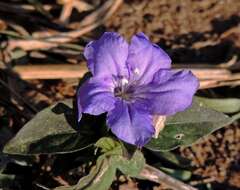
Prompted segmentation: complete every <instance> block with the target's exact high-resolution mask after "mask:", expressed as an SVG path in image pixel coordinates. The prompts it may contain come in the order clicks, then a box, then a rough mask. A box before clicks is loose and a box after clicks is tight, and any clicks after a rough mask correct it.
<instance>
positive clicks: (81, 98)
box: [77, 77, 116, 115]
mask: <svg viewBox="0 0 240 190" xmlns="http://www.w3.org/2000/svg"><path fill="white" fill-rule="evenodd" d="M112 89H113V84H112V83H111V79H109V78H101V79H99V78H97V79H96V78H94V77H93V78H91V79H90V80H88V81H86V82H85V83H84V84H83V85H82V86H81V87H80V88H79V90H78V95H77V98H78V99H77V101H78V110H79V111H80V110H81V111H82V112H83V113H88V114H92V115H100V114H102V113H104V112H107V111H110V110H112V109H113V108H114V104H115V101H116V100H115V97H114V94H113V90H112Z"/></svg>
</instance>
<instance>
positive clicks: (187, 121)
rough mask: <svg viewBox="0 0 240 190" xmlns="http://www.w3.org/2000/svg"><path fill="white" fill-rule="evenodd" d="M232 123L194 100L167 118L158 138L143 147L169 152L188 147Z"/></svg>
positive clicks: (229, 119)
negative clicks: (188, 105)
mask: <svg viewBox="0 0 240 190" xmlns="http://www.w3.org/2000/svg"><path fill="white" fill-rule="evenodd" d="M234 119H236V117H235V118H234ZM232 122H233V119H232V118H230V117H228V116H227V115H225V114H223V113H220V112H217V111H215V110H212V109H210V108H207V107H205V106H203V105H202V103H201V102H199V101H198V100H197V99H194V101H193V104H192V106H191V107H190V108H189V109H187V110H186V111H184V112H179V113H177V114H176V115H174V116H171V117H168V118H167V120H166V123H165V127H164V129H163V130H162V131H161V133H160V134H159V136H158V138H157V139H152V140H151V141H150V142H149V143H148V144H147V145H146V146H145V147H146V148H148V149H150V150H154V151H169V150H172V149H175V148H177V147H179V146H190V145H192V144H193V143H194V142H196V141H197V140H198V139H200V138H201V137H204V136H206V135H208V134H210V133H212V132H214V131H215V130H217V129H219V128H221V127H223V126H226V125H228V124H230V123H232Z"/></svg>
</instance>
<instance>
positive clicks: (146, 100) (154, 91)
mask: <svg viewBox="0 0 240 190" xmlns="http://www.w3.org/2000/svg"><path fill="white" fill-rule="evenodd" d="M198 87H199V81H198V79H197V78H196V77H195V76H194V75H193V74H192V72H190V71H186V70H184V71H179V72H173V71H170V70H159V71H158V72H157V73H156V74H155V75H154V79H153V81H152V82H151V83H149V84H148V85H143V86H139V87H137V89H136V90H135V94H134V96H135V98H136V101H135V106H136V107H137V108H138V109H142V110H144V111H147V112H150V113H151V114H159V115H173V114H175V113H176V112H179V111H183V110H185V109H186V108H188V107H189V106H190V105H191V103H192V98H193V95H194V93H195V92H196V91H197V89H198Z"/></svg>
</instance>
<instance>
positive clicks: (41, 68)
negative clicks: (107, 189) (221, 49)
mask: <svg viewBox="0 0 240 190" xmlns="http://www.w3.org/2000/svg"><path fill="white" fill-rule="evenodd" d="M177 69H180V67H179V66H178V67H177ZM181 69H186V68H185V67H181ZM187 69H189V70H191V71H192V72H193V73H194V74H195V75H196V76H197V77H198V79H199V80H200V89H206V88H214V87H219V86H231V85H239V83H240V74H239V73H234V74H233V73H231V72H230V71H229V70H227V69H223V68H222V69H219V68H210V69H207V68H202V69H199V68H189V67H188V68H187ZM13 71H14V72H15V73H16V74H18V75H19V77H21V78H22V79H28V80H29V79H60V78H81V77H83V75H84V74H85V73H86V72H88V69H87V67H86V65H85V64H84V63H82V64H78V65H67V64H57V65H24V66H16V67H14V68H13Z"/></svg>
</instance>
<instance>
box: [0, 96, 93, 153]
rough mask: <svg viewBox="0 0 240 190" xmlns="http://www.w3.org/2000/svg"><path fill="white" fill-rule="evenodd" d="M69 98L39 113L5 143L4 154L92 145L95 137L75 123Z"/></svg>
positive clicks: (43, 151) (50, 150)
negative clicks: (79, 128)
mask: <svg viewBox="0 0 240 190" xmlns="http://www.w3.org/2000/svg"><path fill="white" fill-rule="evenodd" d="M75 118H76V117H75V115H74V112H73V109H72V101H70V100H67V101H64V102H59V103H57V104H55V105H53V106H50V107H48V108H46V109H44V110H42V111H41V112H39V113H38V114H37V115H36V116H35V117H34V118H33V119H32V120H30V121H29V122H28V123H27V124H26V125H25V126H24V127H23V128H22V129H21V130H20V131H19V132H18V133H17V135H16V136H15V137H14V138H13V139H11V140H10V142H8V143H7V145H6V146H5V147H4V150H3V151H4V152H5V153H7V154H18V155H31V154H44V153H51V154H56V153H69V152H75V151H78V150H81V149H84V148H86V147H89V146H91V145H93V141H94V140H95V138H94V137H92V136H91V135H92V134H91V132H90V130H89V129H84V126H81V132H78V131H76V130H75V128H77V122H76V121H75V120H76V119H75Z"/></svg>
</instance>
